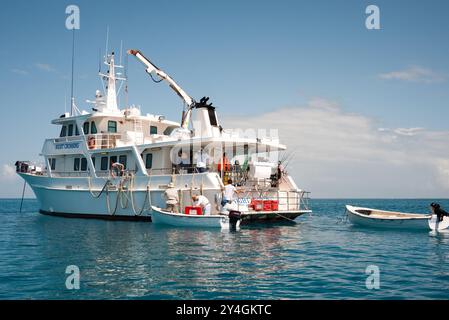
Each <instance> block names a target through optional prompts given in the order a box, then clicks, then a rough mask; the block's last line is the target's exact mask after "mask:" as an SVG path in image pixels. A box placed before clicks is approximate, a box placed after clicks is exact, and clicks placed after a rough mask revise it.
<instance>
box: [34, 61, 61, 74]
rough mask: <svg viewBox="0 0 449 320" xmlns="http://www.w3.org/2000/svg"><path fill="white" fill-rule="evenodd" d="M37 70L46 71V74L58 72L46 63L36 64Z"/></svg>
mask: <svg viewBox="0 0 449 320" xmlns="http://www.w3.org/2000/svg"><path fill="white" fill-rule="evenodd" d="M35 66H36V68H38V69H40V70H42V71H46V72H56V69H55V68H53V67H52V66H51V65H49V64H46V63H40V62H38V63H36V64H35Z"/></svg>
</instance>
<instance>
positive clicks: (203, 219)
mask: <svg viewBox="0 0 449 320" xmlns="http://www.w3.org/2000/svg"><path fill="white" fill-rule="evenodd" d="M151 209H152V211H151V221H152V222H153V223H155V224H165V225H170V226H175V227H199V228H222V229H231V227H232V222H231V219H230V218H229V217H228V216H226V215H217V214H215V215H193V214H184V213H173V212H168V211H165V210H163V209H161V208H158V207H154V206H152V207H151ZM234 227H235V228H236V229H238V228H239V227H240V219H238V220H236V221H235V226H234Z"/></svg>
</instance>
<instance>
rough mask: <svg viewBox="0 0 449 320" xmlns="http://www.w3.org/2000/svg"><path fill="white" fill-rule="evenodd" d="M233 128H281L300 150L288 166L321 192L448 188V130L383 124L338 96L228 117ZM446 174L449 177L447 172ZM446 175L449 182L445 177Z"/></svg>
mask: <svg viewBox="0 0 449 320" xmlns="http://www.w3.org/2000/svg"><path fill="white" fill-rule="evenodd" d="M223 123H224V125H225V127H228V128H244V129H245V128H248V127H249V126H251V127H252V128H256V129H257V128H264V129H267V130H269V129H278V130H279V135H280V138H281V143H284V144H286V145H287V146H288V148H289V149H290V150H296V157H295V161H291V163H290V164H289V168H288V169H289V171H290V172H291V174H292V175H293V176H294V177H296V178H297V180H298V184H299V186H300V187H303V188H305V189H310V191H312V192H313V194H314V195H315V196H319V197H438V196H440V197H441V196H443V195H446V194H447V193H449V160H446V159H449V132H447V131H427V130H425V129H423V128H397V129H385V128H380V129H379V128H378V126H377V125H376V123H375V122H374V121H373V120H372V119H370V118H368V117H365V116H362V115H358V114H353V113H347V112H344V111H343V110H342V108H341V107H340V106H339V105H338V104H337V103H335V102H331V101H326V100H324V99H313V100H312V101H310V102H309V103H308V105H307V106H303V107H290V108H282V109H279V110H275V111H272V112H269V113H265V114H260V115H257V116H254V115H252V116H251V117H249V118H242V117H241V116H240V117H232V118H224V119H223ZM443 177H447V178H443ZM446 181H447V182H446Z"/></svg>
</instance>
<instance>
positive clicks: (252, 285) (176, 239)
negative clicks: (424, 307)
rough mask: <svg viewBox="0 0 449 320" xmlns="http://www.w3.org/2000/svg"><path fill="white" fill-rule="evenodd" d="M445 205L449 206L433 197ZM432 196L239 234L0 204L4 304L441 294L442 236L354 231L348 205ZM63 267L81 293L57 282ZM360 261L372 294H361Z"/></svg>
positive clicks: (445, 288) (445, 284) (447, 245)
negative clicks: (371, 268) (376, 280)
mask: <svg viewBox="0 0 449 320" xmlns="http://www.w3.org/2000/svg"><path fill="white" fill-rule="evenodd" d="M432 201H438V202H440V204H441V205H442V206H443V207H445V208H449V200H437V199H433V200H432ZM430 202H431V200H313V201H312V206H313V210H314V213H313V214H312V215H304V216H302V217H300V218H298V219H297V222H298V223H297V224H296V225H291V224H280V225H276V226H269V227H267V226H264V225H262V226H261V225H258V226H257V225H254V226H251V227H243V228H242V229H241V230H240V231H237V232H229V231H226V232H224V231H220V230H201V229H179V228H178V229H177V228H170V227H160V226H159V227H158V226H155V225H152V224H151V223H148V222H113V221H101V220H86V219H67V218H57V217H48V216H44V215H40V214H39V213H38V203H37V202H36V201H35V200H26V201H25V202H24V209H23V212H22V213H19V212H18V211H19V210H18V209H19V205H20V201H19V200H0V299H116V298H119V299H421V298H423V299H447V298H449V263H448V262H449V234H439V235H432V234H430V233H429V232H427V231H422V232H408V231H403V232H398V231H381V230H374V229H364V228H360V227H354V226H352V225H350V224H349V222H345V221H344V220H343V218H344V205H345V204H347V203H351V204H354V205H361V206H368V207H376V208H384V209H387V210H388V209H390V210H391V209H394V210H400V211H409V212H426V211H427V210H428V209H427V208H428V204H429V203H430ZM68 265H76V266H78V267H79V269H80V272H81V280H80V283H81V285H80V289H79V290H68V289H66V286H65V281H66V277H67V275H66V274H65V270H66V267H67V266H68ZM368 265H376V266H378V267H379V270H380V288H379V289H372V290H369V289H367V288H366V285H365V281H366V278H367V274H366V273H365V270H366V267H367V266H368Z"/></svg>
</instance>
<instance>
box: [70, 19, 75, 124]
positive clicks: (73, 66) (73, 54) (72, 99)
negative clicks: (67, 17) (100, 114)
mask: <svg viewBox="0 0 449 320" xmlns="http://www.w3.org/2000/svg"><path fill="white" fill-rule="evenodd" d="M74 69H75V28H73V29H72V83H71V88H70V116H73V111H74V106H75V97H74V96H73V74H74Z"/></svg>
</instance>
